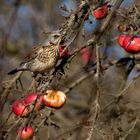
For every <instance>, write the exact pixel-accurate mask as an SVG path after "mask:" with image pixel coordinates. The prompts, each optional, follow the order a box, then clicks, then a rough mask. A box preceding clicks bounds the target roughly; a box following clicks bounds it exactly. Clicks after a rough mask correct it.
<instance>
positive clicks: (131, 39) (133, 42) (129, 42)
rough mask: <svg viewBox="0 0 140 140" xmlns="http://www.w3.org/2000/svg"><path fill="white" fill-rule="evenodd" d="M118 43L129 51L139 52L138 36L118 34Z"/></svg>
mask: <svg viewBox="0 0 140 140" xmlns="http://www.w3.org/2000/svg"><path fill="white" fill-rule="evenodd" d="M118 44H119V45H120V46H121V47H122V48H123V49H125V51H127V52H129V53H138V52H140V38H139V37H138V36H133V35H130V34H128V35H126V34H120V35H119V37H118Z"/></svg>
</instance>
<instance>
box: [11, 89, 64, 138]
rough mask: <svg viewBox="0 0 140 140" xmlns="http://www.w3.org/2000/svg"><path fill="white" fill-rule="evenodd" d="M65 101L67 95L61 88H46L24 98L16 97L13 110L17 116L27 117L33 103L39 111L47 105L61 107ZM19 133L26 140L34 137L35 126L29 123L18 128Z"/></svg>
mask: <svg viewBox="0 0 140 140" xmlns="http://www.w3.org/2000/svg"><path fill="white" fill-rule="evenodd" d="M65 102H66V95H65V94H64V93H63V92H62V91H59V90H57V91H56V90H46V91H44V92H43V93H42V94H39V93H35V92H32V93H29V94H28V95H27V96H26V97H25V98H24V99H23V100H22V99H16V100H15V101H14V102H13V104H12V111H13V113H14V114H15V115H16V116H20V117H25V116H27V115H28V114H29V112H30V111H31V105H32V106H34V109H35V110H36V111H39V110H41V109H42V108H43V107H45V106H47V107H52V108H56V109H59V108H61V107H62V106H63V105H64V103H65ZM17 133H19V135H20V138H21V139H22V140H25V139H28V138H30V137H32V135H33V128H32V126H30V125H29V126H26V127H23V128H22V129H20V130H18V131H17Z"/></svg>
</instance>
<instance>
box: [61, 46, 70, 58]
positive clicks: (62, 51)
mask: <svg viewBox="0 0 140 140" xmlns="http://www.w3.org/2000/svg"><path fill="white" fill-rule="evenodd" d="M64 49H65V47H64V46H61V47H60V58H64V57H66V56H68V55H69V49H68V48H66V49H65V51H64Z"/></svg>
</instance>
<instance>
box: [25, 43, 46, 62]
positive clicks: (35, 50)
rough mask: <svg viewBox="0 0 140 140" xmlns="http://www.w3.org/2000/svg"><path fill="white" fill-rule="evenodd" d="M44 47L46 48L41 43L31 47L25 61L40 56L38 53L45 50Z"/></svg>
mask: <svg viewBox="0 0 140 140" xmlns="http://www.w3.org/2000/svg"><path fill="white" fill-rule="evenodd" d="M43 49H44V47H43V46H41V45H40V46H35V47H33V48H32V49H31V52H30V53H29V54H28V55H27V56H26V57H25V61H26V62H29V61H31V60H33V59H35V58H36V57H37V56H38V54H39V53H40V52H42V51H43Z"/></svg>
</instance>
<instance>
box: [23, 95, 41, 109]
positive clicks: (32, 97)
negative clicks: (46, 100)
mask: <svg viewBox="0 0 140 140" xmlns="http://www.w3.org/2000/svg"><path fill="white" fill-rule="evenodd" d="M36 98H38V99H37V101H36ZM42 99H43V96H40V97H39V95H38V94H37V93H34V92H33V93H29V94H28V95H27V96H26V97H25V99H24V103H25V104H27V105H28V104H32V103H34V102H35V101H36V103H35V109H36V110H40V109H41V107H42V103H43V102H42Z"/></svg>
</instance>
